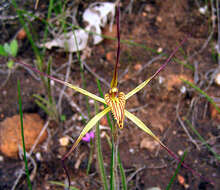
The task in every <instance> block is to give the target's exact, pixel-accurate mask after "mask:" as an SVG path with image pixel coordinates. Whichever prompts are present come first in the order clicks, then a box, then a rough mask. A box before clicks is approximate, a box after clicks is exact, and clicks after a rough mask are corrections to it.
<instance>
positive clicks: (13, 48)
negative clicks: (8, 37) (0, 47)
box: [10, 40, 18, 57]
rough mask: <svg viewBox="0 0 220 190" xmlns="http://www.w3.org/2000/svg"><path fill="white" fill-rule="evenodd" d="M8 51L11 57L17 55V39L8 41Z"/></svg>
mask: <svg viewBox="0 0 220 190" xmlns="http://www.w3.org/2000/svg"><path fill="white" fill-rule="evenodd" d="M10 50H11V51H10V53H11V55H12V56H13V57H15V56H16V55H17V52H18V42H17V40H12V42H11V43H10Z"/></svg>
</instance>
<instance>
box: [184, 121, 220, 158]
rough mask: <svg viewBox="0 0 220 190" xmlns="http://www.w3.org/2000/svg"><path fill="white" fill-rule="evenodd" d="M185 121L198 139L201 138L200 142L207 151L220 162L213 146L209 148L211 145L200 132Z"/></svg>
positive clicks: (219, 156)
mask: <svg viewBox="0 0 220 190" xmlns="http://www.w3.org/2000/svg"><path fill="white" fill-rule="evenodd" d="M184 120H185V121H186V123H187V124H188V125H189V127H190V128H191V129H192V131H193V132H194V133H195V134H196V135H197V137H198V138H199V140H200V141H201V142H202V143H203V144H204V145H205V146H206V147H207V149H208V150H209V151H210V152H211V153H212V154H213V155H214V156H215V158H216V159H217V160H218V161H220V155H219V154H217V153H216V152H215V151H214V150H213V149H212V148H211V146H209V144H208V143H207V142H206V140H205V139H204V138H203V137H202V136H201V135H200V134H199V132H198V131H197V130H196V128H195V127H193V125H192V124H191V122H190V121H189V120H188V119H186V118H184Z"/></svg>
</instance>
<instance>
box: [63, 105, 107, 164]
mask: <svg viewBox="0 0 220 190" xmlns="http://www.w3.org/2000/svg"><path fill="white" fill-rule="evenodd" d="M110 110H111V108H110V107H107V108H105V109H104V110H103V111H101V112H100V113H98V114H96V115H95V116H94V117H93V118H92V119H91V120H90V121H89V122H88V123H87V124H86V126H85V127H84V128H83V130H82V132H81V133H80V135H79V137H78V139H77V140H76V141H75V143H74V144H73V146H72V147H71V149H70V150H69V152H67V153H66V154H65V155H64V156H63V158H62V160H65V159H66V158H67V157H68V156H69V155H70V154H71V152H72V151H73V150H74V149H75V148H76V147H77V145H78V144H79V142H80V141H81V140H82V138H83V137H84V136H85V134H86V133H88V132H89V130H90V129H92V127H93V126H94V125H95V124H96V123H97V122H98V121H99V120H100V119H101V118H102V117H103V116H104V115H105V114H107V113H108V112H109V111H110Z"/></svg>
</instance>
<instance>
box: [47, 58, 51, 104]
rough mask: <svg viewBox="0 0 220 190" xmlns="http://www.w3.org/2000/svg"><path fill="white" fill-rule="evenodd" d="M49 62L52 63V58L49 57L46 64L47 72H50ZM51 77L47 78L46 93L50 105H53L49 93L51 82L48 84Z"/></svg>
mask: <svg viewBox="0 0 220 190" xmlns="http://www.w3.org/2000/svg"><path fill="white" fill-rule="evenodd" d="M51 64H52V58H51V57H49V61H48V65H47V74H48V75H50V74H51ZM50 81H51V79H50V78H47V88H46V89H47V94H48V100H49V102H50V105H53V97H52V93H51V84H50Z"/></svg>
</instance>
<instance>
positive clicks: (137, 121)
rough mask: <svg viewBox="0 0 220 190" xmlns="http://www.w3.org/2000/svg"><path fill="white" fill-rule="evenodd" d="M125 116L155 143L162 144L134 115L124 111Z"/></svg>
mask: <svg viewBox="0 0 220 190" xmlns="http://www.w3.org/2000/svg"><path fill="white" fill-rule="evenodd" d="M125 116H126V117H127V118H128V119H130V120H131V121H133V122H134V123H135V124H136V125H137V126H138V127H139V128H141V129H142V130H143V131H144V132H146V133H148V134H149V135H150V136H152V137H153V138H154V139H155V140H156V141H157V142H159V143H160V144H163V143H162V142H161V141H160V139H159V138H158V137H157V136H156V135H155V134H154V133H153V132H152V131H151V130H150V129H149V128H148V127H147V126H146V125H145V124H144V123H143V122H142V121H141V120H140V119H139V118H138V117H136V116H135V115H133V114H132V113H130V112H128V111H127V110H125Z"/></svg>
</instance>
